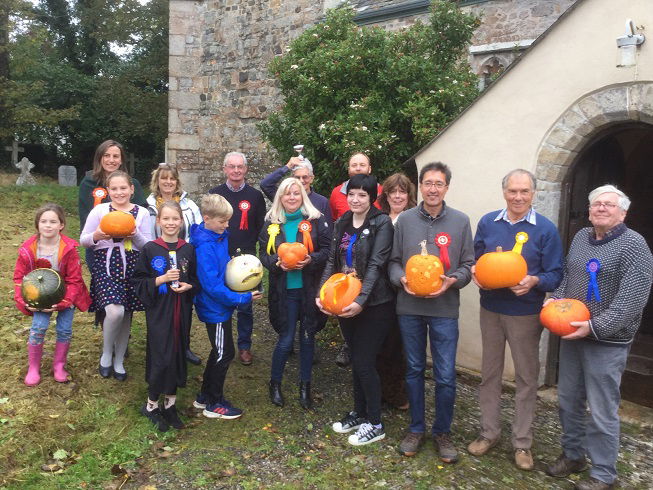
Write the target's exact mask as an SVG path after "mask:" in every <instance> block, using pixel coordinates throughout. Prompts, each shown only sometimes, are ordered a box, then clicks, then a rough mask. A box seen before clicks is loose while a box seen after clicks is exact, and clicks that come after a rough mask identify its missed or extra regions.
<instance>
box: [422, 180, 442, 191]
mask: <svg viewBox="0 0 653 490" xmlns="http://www.w3.org/2000/svg"><path fill="white" fill-rule="evenodd" d="M421 185H422V187H424V189H427V190H428V189H433V188H434V187H435V188H436V189H437V190H439V191H441V190H442V189H444V188H445V187H447V184H445V183H444V182H431V181H430V180H427V181H426V182H422V184H421Z"/></svg>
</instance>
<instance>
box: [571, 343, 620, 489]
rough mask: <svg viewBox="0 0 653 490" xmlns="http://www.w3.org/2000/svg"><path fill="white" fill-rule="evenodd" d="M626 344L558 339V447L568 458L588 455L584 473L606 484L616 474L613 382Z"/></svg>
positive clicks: (616, 424)
mask: <svg viewBox="0 0 653 490" xmlns="http://www.w3.org/2000/svg"><path fill="white" fill-rule="evenodd" d="M629 350H630V345H610V344H601V343H600V342H595V341H592V340H587V339H581V340H562V341H561V342H560V372H559V374H558V402H559V404H560V424H561V425H562V449H563V451H564V453H565V456H567V457H568V458H571V459H584V458H585V455H587V456H589V457H590V459H591V460H592V468H591V469H590V476H591V477H593V478H596V479H597V480H601V481H602V482H604V483H608V484H610V483H613V482H614V481H615V479H616V478H617V455H618V453H619V429H620V421H619V402H620V400H621V394H620V392H619V386H620V385H621V375H622V374H623V372H624V370H625V369H626V360H627V358H628V351H629ZM588 405H589V413H588V412H587V406H588Z"/></svg>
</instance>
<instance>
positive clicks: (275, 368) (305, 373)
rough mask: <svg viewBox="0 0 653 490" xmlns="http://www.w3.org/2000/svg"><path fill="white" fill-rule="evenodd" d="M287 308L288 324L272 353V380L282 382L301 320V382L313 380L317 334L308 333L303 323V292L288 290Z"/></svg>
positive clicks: (280, 334)
mask: <svg viewBox="0 0 653 490" xmlns="http://www.w3.org/2000/svg"><path fill="white" fill-rule="evenodd" d="M286 300H287V303H286V307H287V308H288V324H287V325H286V327H285V328H284V329H283V330H282V331H281V332H280V333H279V340H278V341H277V346H276V347H275V348H274V352H273V353H272V370H271V373H270V379H271V380H272V381H278V382H281V378H282V377H283V370H284V368H285V367H286V361H287V360H288V356H289V355H290V351H291V350H292V347H293V341H294V339H295V331H296V329H297V321H298V320H299V336H300V340H299V378H300V380H301V381H310V380H311V370H312V368H313V352H314V350H315V334H313V333H308V332H307V331H306V329H305V328H304V325H303V322H302V321H301V317H302V312H303V307H302V306H303V305H302V290H301V289H288V290H287V296H286Z"/></svg>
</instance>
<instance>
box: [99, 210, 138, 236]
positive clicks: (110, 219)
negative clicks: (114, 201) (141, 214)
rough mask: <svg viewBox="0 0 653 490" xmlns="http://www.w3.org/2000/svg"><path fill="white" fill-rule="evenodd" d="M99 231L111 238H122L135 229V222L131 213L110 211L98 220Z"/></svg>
mask: <svg viewBox="0 0 653 490" xmlns="http://www.w3.org/2000/svg"><path fill="white" fill-rule="evenodd" d="M100 229H101V230H102V231H103V232H105V233H106V234H107V235H110V236H111V237H112V238H124V237H126V236H129V235H131V234H132V233H133V232H134V230H135V229H136V220H135V219H134V217H133V216H132V215H131V213H125V212H124V211H111V212H110V213H108V214H105V215H104V216H103V217H102V219H101V220H100Z"/></svg>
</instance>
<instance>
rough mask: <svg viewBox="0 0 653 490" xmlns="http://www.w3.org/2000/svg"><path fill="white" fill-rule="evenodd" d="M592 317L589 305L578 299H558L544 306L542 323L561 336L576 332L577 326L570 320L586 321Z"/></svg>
mask: <svg viewBox="0 0 653 490" xmlns="http://www.w3.org/2000/svg"><path fill="white" fill-rule="evenodd" d="M590 317H591V315H590V312H589V310H588V309H587V306H585V304H584V303H583V302H582V301H578V300H577V299H556V300H553V301H551V302H550V303H549V304H548V305H546V306H545V307H544V308H542V311H541V312H540V323H542V325H543V326H544V327H545V328H547V329H548V330H549V331H550V332H551V333H554V334H556V335H560V336H561V337H563V336H565V335H569V334H570V333H574V332H575V331H576V329H577V327H572V326H571V325H570V324H569V323H570V322H584V321H586V320H589V319H590Z"/></svg>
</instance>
